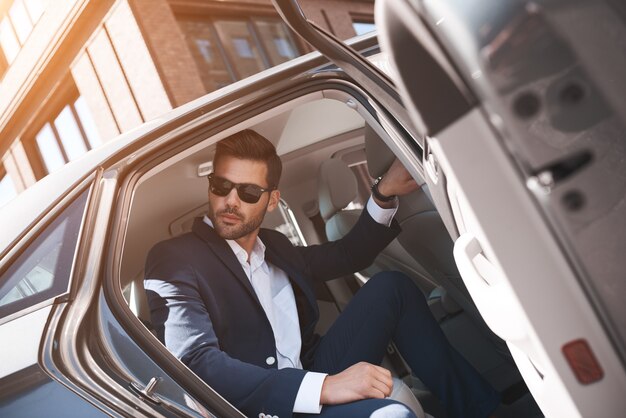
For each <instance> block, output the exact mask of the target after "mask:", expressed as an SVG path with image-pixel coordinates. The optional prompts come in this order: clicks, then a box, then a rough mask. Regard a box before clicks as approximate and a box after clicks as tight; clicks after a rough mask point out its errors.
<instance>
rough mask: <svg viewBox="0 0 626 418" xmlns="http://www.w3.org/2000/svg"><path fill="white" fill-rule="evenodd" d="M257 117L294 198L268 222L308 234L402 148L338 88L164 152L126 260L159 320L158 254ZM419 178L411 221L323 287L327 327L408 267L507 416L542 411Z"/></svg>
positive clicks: (343, 219)
mask: <svg viewBox="0 0 626 418" xmlns="http://www.w3.org/2000/svg"><path fill="white" fill-rule="evenodd" d="M246 128H250V129H253V130H255V131H257V132H258V133H260V134H262V135H264V136H265V137H266V138H268V139H269V140H270V141H272V142H273V143H274V145H275V146H276V148H277V151H278V154H279V155H280V157H281V159H282V161H283V175H282V179H281V182H280V185H279V189H280V191H281V197H282V200H283V201H282V202H281V206H280V208H279V209H280V210H278V211H274V212H273V213H271V214H270V215H268V216H267V217H266V219H265V221H264V224H263V226H264V227H266V228H273V229H276V230H279V231H281V232H283V233H284V234H285V235H287V236H288V237H289V238H290V239H291V240H292V242H293V243H294V244H296V245H312V244H317V243H321V242H324V241H327V240H331V241H332V240H336V239H339V238H341V237H342V236H343V235H344V234H346V233H347V231H349V229H350V228H351V226H352V225H353V224H354V222H355V221H356V219H357V218H358V216H359V214H360V212H361V211H362V210H364V206H365V203H366V201H367V199H368V198H369V195H370V191H369V187H370V185H371V184H372V182H373V179H374V178H376V177H378V176H380V175H381V174H383V173H384V172H385V171H386V169H387V168H388V167H389V165H390V164H391V162H392V161H393V159H394V154H393V152H392V151H391V150H390V148H389V147H388V146H387V144H388V143H389V142H390V141H392V139H391V138H390V137H389V134H388V133H387V132H386V131H385V130H384V129H383V127H382V126H381V125H380V124H379V122H378V121H377V120H376V119H375V118H374V117H373V116H372V115H371V114H370V113H368V111H367V106H364V105H363V104H362V103H360V102H359V101H358V100H357V99H356V98H355V96H352V95H350V94H349V93H347V92H346V91H339V90H334V89H328V90H321V91H316V92H314V93H309V94H306V95H304V96H301V97H299V98H297V99H294V100H291V101H289V102H286V103H282V104H279V105H277V106H275V107H274V108H272V109H271V110H268V111H265V112H263V113H261V114H258V115H256V116H253V117H252V118H249V119H247V120H245V121H243V122H241V123H239V124H237V125H235V126H232V127H230V128H228V129H226V130H224V131H222V132H220V133H219V134H217V135H214V136H211V137H209V138H206V139H204V140H203V141H201V142H200V143H197V144H195V145H192V146H190V147H187V148H186V149H184V150H183V151H181V152H178V153H177V154H176V155H174V156H171V157H169V158H167V159H161V160H159V161H157V162H155V163H154V164H153V165H152V166H151V167H149V169H147V170H146V171H145V172H144V174H143V175H141V177H140V179H139V180H138V181H137V183H136V184H135V186H134V190H133V192H132V202H131V205H130V212H129V213H128V219H127V223H126V230H125V232H124V237H125V238H124V245H123V252H122V257H121V261H120V265H119V277H120V284H121V288H122V289H121V290H122V292H123V294H124V297H125V299H126V301H127V303H128V305H129V307H130V309H131V310H132V312H133V313H134V314H135V315H136V316H137V318H138V319H139V320H140V321H141V322H142V323H143V325H144V326H146V327H147V328H148V329H150V327H151V325H150V311H149V307H148V306H147V299H146V296H145V294H144V291H143V278H144V276H143V275H144V262H145V259H146V255H147V253H148V251H149V250H150V248H151V247H152V246H153V245H154V244H156V243H157V242H159V241H162V240H165V239H168V238H171V237H174V236H177V235H179V234H183V233H186V232H188V231H189V230H190V228H191V224H192V222H193V220H194V218H196V217H198V216H202V215H203V214H204V213H205V212H206V210H207V206H208V202H207V193H208V183H207V179H206V175H207V174H209V173H210V172H211V160H212V157H213V153H214V150H215V143H216V142H217V141H219V140H220V139H222V138H224V137H226V136H228V135H230V134H232V133H234V132H236V131H239V130H242V129H246ZM417 180H418V182H419V183H422V185H423V187H422V188H420V189H419V190H417V191H416V192H414V193H412V194H411V195H409V196H405V197H403V198H402V199H401V201H400V206H399V210H398V212H397V214H396V219H397V220H398V221H399V222H400V224H401V227H402V233H401V234H400V236H399V237H398V238H397V239H396V240H395V241H394V242H392V244H390V245H389V246H388V247H387V248H386V249H385V250H384V251H383V252H382V253H381V254H380V255H379V257H378V258H377V259H376V261H375V263H374V264H373V265H372V266H371V267H369V268H368V269H366V270H364V271H361V272H357V273H356V274H355V275H354V276H350V277H345V278H340V279H336V280H332V281H329V282H327V283H325V284H324V285H320V286H319V288H318V289H316V291H317V295H318V302H319V306H320V315H321V316H320V322H319V324H318V331H319V332H320V333H323V332H324V330H325V329H327V328H328V327H329V326H330V324H332V321H333V320H334V318H335V317H336V316H337V315H338V314H339V312H340V311H341V309H343V308H344V307H345V305H346V304H347V303H348V302H349V300H350V297H351V296H352V295H353V294H354V292H356V291H357V290H358V288H359V286H360V285H362V284H363V283H364V282H365V281H367V279H368V277H371V276H372V275H373V274H374V273H375V272H376V271H380V270H399V271H402V272H404V273H406V274H407V275H409V276H410V277H411V278H412V279H413V280H414V282H415V283H416V285H417V286H418V287H419V288H420V289H421V290H422V292H423V293H424V294H425V295H426V297H427V300H428V303H429V306H430V307H431V311H432V313H433V315H434V316H435V318H436V319H437V321H438V322H439V324H440V325H441V327H442V329H443V331H444V333H445V335H446V336H447V338H448V339H449V340H450V341H451V343H452V345H453V346H454V347H455V348H456V349H457V350H458V351H459V352H461V353H462V354H463V355H464V356H465V357H466V358H467V359H468V361H469V362H470V363H471V364H472V365H473V366H474V367H475V368H476V369H477V370H479V371H480V372H481V373H482V374H483V376H484V377H485V378H486V379H487V380H488V381H489V382H490V383H491V384H492V385H493V386H494V387H495V388H496V389H497V390H499V391H500V392H501V393H502V395H503V407H502V408H503V412H504V414H505V415H503V416H511V417H516V416H519V417H522V416H524V417H532V416H542V415H541V412H540V410H539V408H538V407H537V405H536V404H535V403H534V401H533V399H532V396H531V395H530V393H529V392H528V389H527V388H526V386H525V385H524V383H523V380H522V378H521V376H520V374H519V372H518V371H517V368H516V366H515V363H514V362H513V360H512V358H511V356H510V353H509V352H508V349H507V347H506V345H505V344H504V343H503V342H502V341H501V340H500V339H499V338H498V337H497V336H495V335H494V334H493V333H492V332H491V331H490V330H489V328H488V327H487V326H486V325H485V323H484V322H483V320H482V318H481V316H480V314H479V313H478V311H477V309H476V307H475V306H474V304H473V302H472V300H471V298H470V297H469V294H468V293H467V290H466V289H465V286H464V285H463V282H462V280H461V278H460V275H459V272H458V270H457V268H456V265H455V262H454V258H453V255H452V251H453V242H452V239H451V238H450V235H449V234H448V231H447V229H446V227H445V225H444V223H443V222H442V220H441V217H440V216H439V214H438V213H437V209H436V208H435V206H434V204H433V203H432V198H431V196H430V195H429V191H428V187H427V186H426V185H425V184H424V181H423V180H422V179H417ZM138 325H139V323H138ZM154 343H155V344H157V343H158V341H157V339H156V338H154ZM389 353H390V354H389V356H388V358H387V359H386V360H385V362H384V365H385V367H388V368H389V369H390V370H391V371H392V373H393V374H394V375H395V376H396V377H397V378H398V379H401V380H402V381H403V383H404V386H406V388H408V390H409V393H411V394H412V395H415V398H417V400H418V401H419V403H418V404H417V405H418V406H416V408H419V405H421V407H422V408H423V410H424V411H425V412H426V413H427V414H430V415H432V416H435V417H445V412H444V411H443V408H442V407H441V406H440V405H439V404H438V401H437V400H436V399H435V398H434V397H433V396H432V395H431V394H430V393H429V391H428V389H427V388H426V387H425V386H424V385H423V384H422V383H421V382H420V381H419V379H417V378H415V377H413V376H412V375H411V374H410V371H409V370H408V366H407V365H406V364H405V363H404V362H403V361H402V359H401V357H400V356H399V355H398V354H397V352H396V351H395V350H394V348H393V346H390V348H389ZM403 399H404V398H403ZM406 402H409V401H406ZM418 416H424V415H418Z"/></svg>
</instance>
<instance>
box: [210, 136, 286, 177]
mask: <svg viewBox="0 0 626 418" xmlns="http://www.w3.org/2000/svg"><path fill="white" fill-rule="evenodd" d="M226 156H229V157H235V158H238V159H241V160H252V161H262V162H264V163H265V164H266V165H267V179H266V180H267V184H268V186H269V187H271V188H275V187H278V182H279V181H280V174H281V172H282V170H283V164H282V162H281V161H280V158H279V157H278V155H277V154H276V148H275V147H274V144H272V143H271V142H270V141H269V140H268V139H267V138H265V137H264V136H263V135H261V134H258V133H256V132H255V131H253V130H251V129H246V130H243V131H240V132H237V133H236V134H233V135H231V136H229V137H226V138H224V139H222V140H221V141H219V142H218V143H217V148H216V150H215V157H213V167H214V168H215V167H217V163H218V161H219V160H220V159H221V158H224V157H226Z"/></svg>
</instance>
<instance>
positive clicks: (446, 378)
mask: <svg viewBox="0 0 626 418" xmlns="http://www.w3.org/2000/svg"><path fill="white" fill-rule="evenodd" d="M390 341H393V342H395V344H396V346H397V347H398V350H399V351H400V353H401V354H402V356H403V357H404V359H405V360H406V362H407V363H408V364H409V366H410V367H411V369H412V371H413V373H414V374H415V375H416V376H417V377H418V378H419V379H420V380H421V381H422V382H424V384H426V386H428V388H429V389H430V390H431V392H432V393H433V394H434V395H435V396H437V397H438V398H439V400H440V401H441V402H442V403H443V404H444V406H445V408H446V411H447V414H448V417H449V418H457V417H459V418H460V417H462V418H473V417H476V418H484V417H487V416H488V415H489V414H490V413H491V412H492V411H493V410H494V409H495V408H496V406H497V405H498V404H499V402H500V395H499V394H498V393H497V392H496V391H495V390H494V389H493V388H492V387H491V385H489V383H487V381H485V380H484V379H483V377H482V376H481V375H480V374H479V373H478V372H477V371H476V370H475V369H474V368H473V367H472V366H471V365H470V364H469V363H468V362H467V361H466V360H465V359H464V358H463V357H462V356H461V355H460V354H459V353H458V352H457V351H456V350H455V349H454V348H452V346H451V345H450V344H449V343H448V340H447V339H446V337H445V336H444V334H443V332H442V331H441V328H440V327H439V325H438V324H437V322H436V321H435V319H434V317H433V316H432V314H431V312H430V309H429V308H428V305H427V303H426V299H425V298H424V295H423V294H422V292H421V291H420V290H419V289H418V288H417V286H415V284H414V283H413V281H412V280H411V279H410V278H408V277H407V276H405V275H404V274H402V273H399V272H381V273H378V274H376V275H374V276H373V277H372V278H371V279H370V280H369V281H368V282H367V283H366V284H365V285H364V286H363V287H362V288H361V289H359V291H358V292H357V293H356V294H355V295H354V297H353V298H352V300H351V301H350V303H349V304H348V306H347V307H346V309H345V310H344V311H343V312H342V313H341V315H339V318H338V319H337V320H336V321H335V323H334V324H333V325H332V327H331V328H330V329H329V330H328V332H327V333H326V335H324V337H322V340H321V343H320V345H319V347H318V348H317V350H316V352H315V357H314V363H313V366H312V367H311V370H312V371H317V372H323V373H328V374H336V373H339V372H341V371H343V370H345V369H347V368H348V367H350V366H352V365H353V364H356V363H358V362H360V361H366V362H368V363H372V364H380V363H381V361H382V359H383V356H384V355H385V353H386V348H387V345H388V344H389V342H390ZM398 406H400V405H397V403H396V402H394V401H391V400H388V399H385V400H377V399H368V400H363V401H357V402H352V403H349V404H344V405H335V406H324V408H323V409H322V413H321V415H311V417H314V416H316V417H320V418H332V417H370V416H372V417H376V416H378V415H380V416H381V417H382V416H385V417H387V416H389V417H413V414H412V413H411V412H409V411H408V409H407V410H406V412H405V413H404V415H403V414H402V411H401V409H400V408H398ZM379 410H380V412H381V413H382V412H383V411H390V412H391V413H389V414H382V415H381V414H379V413H374V411H379ZM373 413H374V414H373ZM295 416H298V417H308V416H309V415H307V414H295Z"/></svg>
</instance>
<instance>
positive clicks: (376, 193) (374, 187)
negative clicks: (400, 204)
mask: <svg viewBox="0 0 626 418" xmlns="http://www.w3.org/2000/svg"><path fill="white" fill-rule="evenodd" d="M382 179H383V176H380V177H378V178H377V179H376V180H374V184H372V194H373V195H374V197H375V198H376V199H378V200H380V201H381V202H391V201H392V200H394V199H395V198H396V195H391V196H385V195H384V194H382V193H381V192H380V191H379V190H378V183H380V181H381V180H382Z"/></svg>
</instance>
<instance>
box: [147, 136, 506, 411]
mask: <svg viewBox="0 0 626 418" xmlns="http://www.w3.org/2000/svg"><path fill="white" fill-rule="evenodd" d="M281 167H282V166H281V162H280V159H279V157H278V156H277V155H276V150H275V148H274V146H273V145H272V144H271V142H269V141H268V140H267V139H265V138H264V137H262V136H261V135H259V134H257V133H256V132H254V131H251V130H246V131H242V132H239V133H237V134H235V135H232V136H230V137H228V138H226V139H224V140H222V141H220V142H219V143H218V145H217V149H216V154H215V157H214V161H213V170H214V171H213V173H212V174H211V175H209V194H208V195H209V211H208V214H207V216H205V217H204V219H196V221H195V223H194V224H193V228H192V232H190V233H188V234H184V235H182V236H179V237H176V238H173V239H170V240H167V241H163V242H160V243H158V244H157V245H156V246H155V247H153V248H152V250H151V251H150V253H149V255H148V259H147V262H146V280H145V288H146V292H147V295H148V300H149V304H150V308H151V314H152V321H153V324H154V326H155V328H156V330H157V335H158V337H159V338H160V339H161V341H163V342H164V344H165V345H166V346H167V348H168V349H169V350H170V351H171V352H172V353H173V354H174V355H176V356H177V357H178V358H179V359H180V360H181V361H182V362H183V363H185V364H186V365H187V366H188V367H189V368H190V369H191V370H193V371H194V372H195V373H196V374H197V375H198V376H199V377H200V378H201V379H203V380H204V381H205V382H207V384H209V385H210V386H211V387H212V388H213V389H215V390H216V391H217V392H218V393H220V394H221V395H222V396H224V397H225V398H226V399H227V400H228V401H230V402H231V403H232V404H234V405H235V406H236V407H237V408H239V409H240V410H241V411H242V412H244V413H245V414H246V415H247V416H255V417H256V416H259V417H265V416H268V417H272V416H278V417H282V418H284V417H290V416H297V417H306V416H316V415H318V414H319V416H321V417H327V418H331V417H360V416H363V417H370V416H377V417H383V416H389V417H413V416H414V415H413V413H412V412H410V410H408V408H406V407H405V406H403V405H402V404H399V403H396V402H395V401H391V400H389V399H385V398H386V397H387V396H388V395H389V394H390V393H391V390H392V379H391V375H390V373H389V371H387V370H386V369H384V368H381V367H379V366H378V364H379V363H380V362H381V360H382V358H383V356H384V354H385V351H386V347H387V345H388V343H389V342H390V341H391V340H393V341H394V342H395V343H396V345H397V347H398V348H399V350H400V352H401V353H402V355H403V356H404V358H405V359H406V360H407V362H408V364H409V366H410V367H411V369H412V370H413V372H414V373H415V374H416V375H417V376H418V377H419V378H420V379H422V381H423V382H424V383H425V384H426V385H427V386H428V387H429V388H430V389H431V391H433V393H434V394H435V395H436V396H438V397H439V399H440V400H441V401H442V402H443V403H444V405H445V406H446V408H447V410H448V413H449V416H451V417H485V416H487V415H488V414H489V413H490V412H491V411H492V410H493V409H494V408H495V407H496V405H497V404H498V403H499V396H498V394H497V393H496V392H495V391H494V390H493V389H492V388H491V387H490V386H489V384H488V383H486V382H485V381H484V380H483V379H482V377H481V376H480V375H479V374H478V373H477V372H476V371H475V370H474V369H473V368H472V367H471V366H470V365H469V364H468V363H467V362H466V361H465V360H464V359H463V358H462V357H461V356H460V355H459V354H458V353H457V352H456V351H455V350H454V349H453V348H451V347H450V345H449V344H448V342H447V341H446V339H445V337H444V336H443V333H442V332H441V330H440V328H439V326H438V324H437V323H436V322H435V320H434V318H433V317H432V315H431V314H430V311H429V309H428V306H427V304H426V302H425V299H424V296H423V295H422V294H421V292H420V291H419V290H418V288H417V287H416V286H415V285H414V284H413V282H412V281H411V280H410V279H409V278H407V277H406V276H404V275H402V274H401V273H397V272H385V273H380V274H378V275H375V276H374V277H373V278H371V279H370V280H369V281H368V282H367V283H366V284H365V285H364V286H363V287H362V288H361V289H360V290H359V291H358V292H357V294H356V295H355V296H354V298H353V299H352V301H351V302H350V304H349V305H348V306H347V308H346V309H345V310H344V311H343V312H342V313H341V315H340V316H339V318H338V319H337V321H336V322H335V323H334V324H333V326H332V327H331V328H330V330H329V331H328V332H327V333H326V335H325V336H324V337H321V338H320V337H319V336H318V335H316V334H315V333H314V328H315V324H316V322H317V320H318V318H319V311H318V308H317V304H316V298H315V295H314V293H313V284H314V282H315V281H324V280H330V279H333V278H337V277H341V276H344V275H347V274H351V273H353V272H355V271H358V270H361V269H363V268H365V267H367V266H369V265H370V264H371V263H372V262H373V260H374V258H375V257H376V255H377V254H378V253H379V252H380V251H381V250H382V249H383V248H385V247H386V246H387V244H389V243H390V242H391V241H392V240H393V239H394V238H395V237H396V236H397V234H398V233H399V232H400V229H399V226H398V224H397V222H395V221H393V219H392V218H393V215H394V214H395V210H396V208H397V199H396V198H394V197H393V196H398V195H403V194H407V193H409V192H411V191H413V190H415V189H416V188H417V187H418V186H417V184H416V183H415V182H414V180H413V179H412V178H411V176H410V175H409V173H408V172H407V171H406V170H405V169H404V167H402V165H401V164H400V163H398V162H397V161H396V162H394V164H393V165H392V166H391V168H390V169H389V171H388V172H387V174H386V175H385V176H384V177H383V178H382V180H381V181H380V182H379V183H378V184H377V185H376V186H375V187H374V188H373V197H372V198H371V199H370V201H369V202H368V204H367V208H366V210H364V211H363V214H362V215H361V217H360V219H359V221H358V222H357V224H356V225H355V226H354V228H353V229H352V230H351V231H350V233H348V234H347V235H346V236H345V237H344V238H342V239H341V240H338V241H335V242H330V243H325V244H322V245H313V246H309V247H294V246H293V245H292V244H291V243H290V242H289V240H288V239H287V238H286V237H285V236H284V235H282V234H280V233H278V232H276V231H272V230H265V229H260V225H261V222H262V221H263V218H264V216H265V213H266V212H268V211H273V210H274V209H276V207H277V205H278V202H279V198H280V192H279V191H278V189H277V186H278V182H279V179H280V175H281V169H282V168H281Z"/></svg>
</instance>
